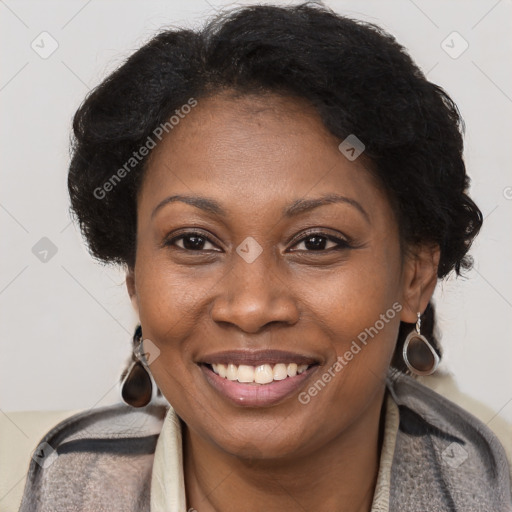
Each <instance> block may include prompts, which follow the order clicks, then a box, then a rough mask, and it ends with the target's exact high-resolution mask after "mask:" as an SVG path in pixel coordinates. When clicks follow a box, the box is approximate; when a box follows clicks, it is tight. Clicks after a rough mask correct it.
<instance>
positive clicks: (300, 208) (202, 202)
mask: <svg viewBox="0 0 512 512" xmlns="http://www.w3.org/2000/svg"><path fill="white" fill-rule="evenodd" d="M177 201H179V202H182V203H186V204H189V205H191V206H195V207H196V208H199V209H200V210H203V211H205V212H207V213H211V214H214V215H218V216H219V217H226V216H227V211H226V210H225V209H224V208H222V206H221V205H220V203H219V202H218V201H216V200H215V199H212V198H209V197H204V196H185V195H174V196H169V197H166V198H165V199H164V200H163V201H161V202H160V203H158V205H157V206H156V207H155V209H154V210H153V212H152V214H151V218H153V217H154V216H155V215H156V214H157V212H158V211H159V210H160V209H162V208H163V207H164V206H166V205H167V204H169V203H173V202H177ZM334 203H345V204H349V205H351V206H353V207H354V208H356V209H357V210H358V211H359V212H360V213H361V214H362V215H363V216H364V218H365V219H366V220H367V221H368V222H370V216H369V215H368V213H367V212H366V210H365V209H364V208H363V207H362V206H361V204H360V203H359V202H357V201H356V200H355V199H351V198H350V197H345V196H342V195H339V194H325V195H323V196H320V197H315V198H312V199H297V200H296V201H294V202H293V203H291V204H290V205H288V206H287V207H285V208H284V209H283V211H282V215H283V216H284V217H288V218H289V217H294V216H295V215H299V214H301V213H304V212H306V211H310V210H313V209H314V208H318V207H319V206H324V205H327V204H334Z"/></svg>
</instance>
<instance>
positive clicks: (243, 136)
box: [139, 93, 383, 210]
mask: <svg viewBox="0 0 512 512" xmlns="http://www.w3.org/2000/svg"><path fill="white" fill-rule="evenodd" d="M197 101H198V103H197V106H195V107H194V108H193V109H192V110H191V111H190V112H189V113H188V114H186V115H184V116H183V117H182V118H181V119H180V121H179V123H178V124H177V125H175V126H174V127H173V129H172V130H171V131H170V132H169V134H168V135H166V136H165V137H164V138H163V139H162V141H161V142H160V143H159V144H158V146H157V147H156V148H155V149H154V150H153V152H152V154H151V155H150V158H149V160H148V163H147V166H146V167H147V168H146V175H145V177H144V181H143V186H142V189H141V193H140V195H139V209H140V208H142V209H143V210H146V209H147V208H149V207H150V206H151V204H153V205H154V204H156V203H158V202H159V201H161V200H162V199H163V198H165V196H166V195H169V194H171V193H173V194H174V193H176V194H179V193H183V194H189V193H191V192H201V193H204V192H205V190H208V192H209V193H210V194H209V195H214V196H216V197H219V198H225V201H226V202H227V203H229V202H230V201H231V200H232V199H236V202H237V203H238V205H245V206H252V207H257V208H265V206H266V205H268V204H269V203H273V204H276V203H286V202H287V200H288V199H290V198H291V197H297V196H299V197H303V196H310V195H315V194H320V193H326V192H338V193H343V194H344V195H348V196H350V195H351V196H354V197H355V198H356V197H357V198H360V199H361V198H363V197H365V198H366V201H368V202H372V201H373V202H374V204H375V205H377V204H378V202H379V201H380V202H382V200H383V196H382V193H381V191H380V190H379V188H380V187H379V184H378V183H377V182H376V180H375V179H374V177H373V176H372V175H371V173H370V172H368V170H367V169H366V168H365V165H367V164H365V162H364V158H359V159H358V160H356V161H349V160H348V159H347V158H345V157H344V156H343V155H342V154H341V153H340V151H339V149H338V144H339V143H340V142H341V140H339V139H338V138H337V137H335V136H334V135H332V134H331V133H330V132H329V131H328V130H327V129H326V127H325V126H324V124H323V122H322V120H321V119H320V117H319V115H318V114H317V112H316V111H315V109H314V108H313V107H312V106H311V105H310V104H308V103H307V101H306V100H303V99H300V98H292V97H283V96H279V95H275V94H266V95H264V96H255V95H243V96H242V95H237V96H234V95H233V94H231V93H223V94H219V95H216V96H213V97H208V98H204V99H199V100H197Z"/></svg>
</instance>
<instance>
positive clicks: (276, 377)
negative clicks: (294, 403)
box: [206, 363, 314, 385]
mask: <svg viewBox="0 0 512 512" xmlns="http://www.w3.org/2000/svg"><path fill="white" fill-rule="evenodd" d="M206 366H207V367H209V369H210V370H212V371H213V372H214V373H216V374H217V375H218V376H219V377H222V378H223V379H227V380H230V381H237V382H240V383H243V384H258V385H264V384H270V383H272V382H275V381H280V380H285V379H288V378H291V377H295V376H296V375H300V374H301V373H303V372H305V371H306V370H308V369H309V368H310V367H311V366H314V365H313V364H309V365H308V364H297V363H288V364H286V363H277V364H274V365H271V364H260V365H258V366H251V365H245V364H240V365H236V364H233V363H229V364H206Z"/></svg>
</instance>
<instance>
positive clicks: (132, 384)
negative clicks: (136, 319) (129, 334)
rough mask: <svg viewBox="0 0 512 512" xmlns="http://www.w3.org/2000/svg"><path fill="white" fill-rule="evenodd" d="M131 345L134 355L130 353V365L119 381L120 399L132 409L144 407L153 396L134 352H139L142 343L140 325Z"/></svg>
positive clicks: (148, 380) (144, 371) (143, 368)
mask: <svg viewBox="0 0 512 512" xmlns="http://www.w3.org/2000/svg"><path fill="white" fill-rule="evenodd" d="M133 343H134V345H135V347H134V353H132V363H131V364H130V366H129V367H128V369H127V370H126V374H125V375H124V377H123V379H122V381H121V399H122V400H123V402H124V403H125V404H127V405H131V406H132V407H145V406H146V405H148V404H149V402H151V398H152V396H153V382H152V380H151V376H150V374H149V372H148V370H147V369H146V368H145V367H144V365H143V364H142V362H141V361H140V359H139V358H136V356H135V351H137V350H140V345H141V343H142V328H141V326H140V325H138V326H137V328H136V329H135V334H134V335H133Z"/></svg>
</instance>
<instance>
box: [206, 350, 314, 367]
mask: <svg viewBox="0 0 512 512" xmlns="http://www.w3.org/2000/svg"><path fill="white" fill-rule="evenodd" d="M318 362H319V361H318V359H316V358H314V357H311V356H307V355H304V354H297V353H296V352H287V351H284V350H226V351H223V352H215V353H214V354H208V355H206V356H204V357H202V358H201V360H200V361H199V363H204V364H230V363H231V364H236V365H237V366H238V365H241V364H243V365H248V366H259V365H262V364H270V365H274V364H278V363H297V364H307V365H311V364H315V363H318Z"/></svg>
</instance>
